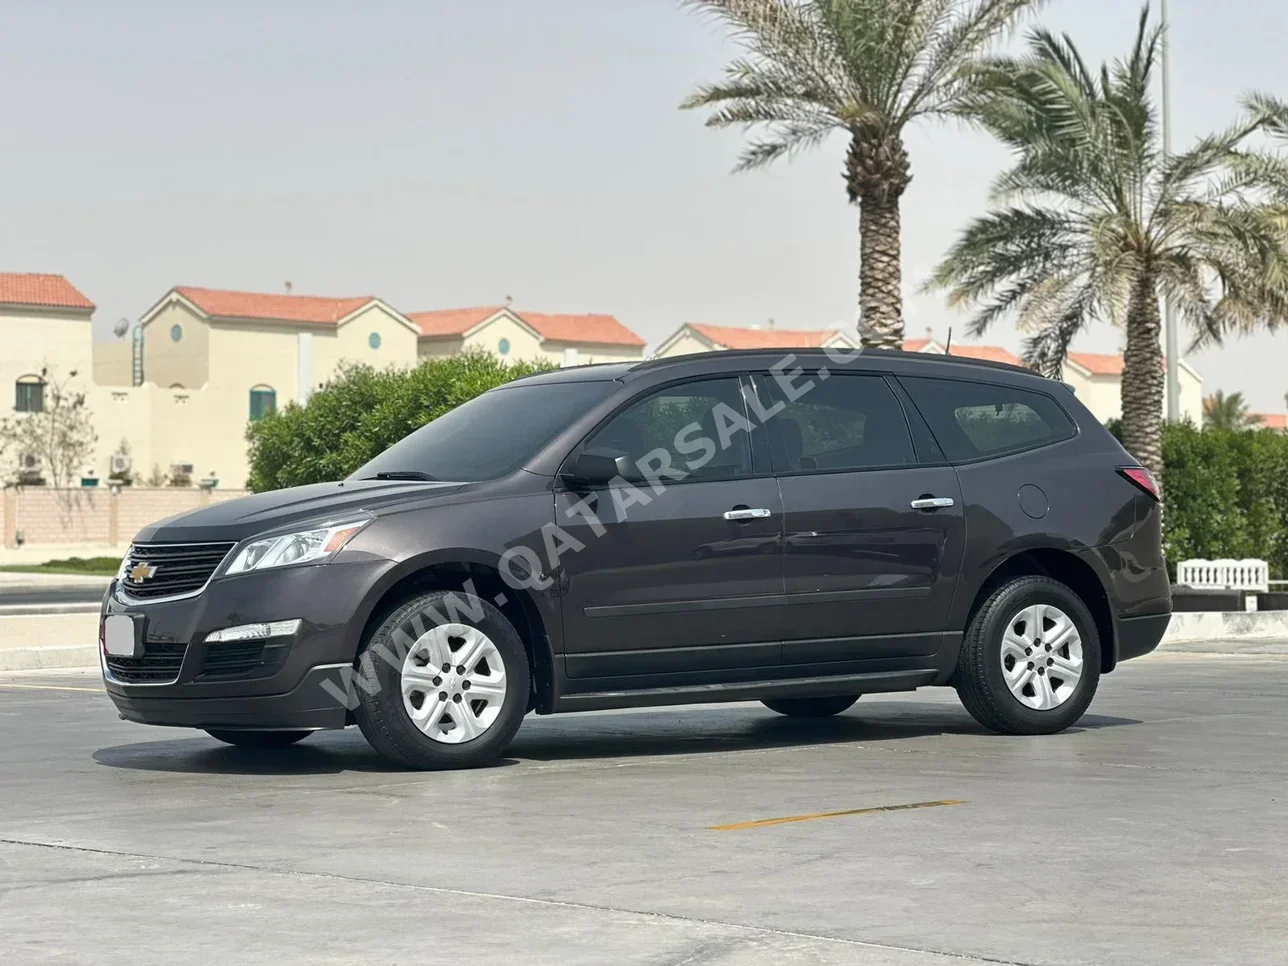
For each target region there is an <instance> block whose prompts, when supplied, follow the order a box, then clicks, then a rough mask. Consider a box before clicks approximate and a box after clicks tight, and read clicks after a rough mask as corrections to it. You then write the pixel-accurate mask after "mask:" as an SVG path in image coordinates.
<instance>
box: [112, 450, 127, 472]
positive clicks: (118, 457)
mask: <svg viewBox="0 0 1288 966" xmlns="http://www.w3.org/2000/svg"><path fill="white" fill-rule="evenodd" d="M128 472H130V454H129V453H113V454H112V475H113V476H124V475H125V474H126V473H128Z"/></svg>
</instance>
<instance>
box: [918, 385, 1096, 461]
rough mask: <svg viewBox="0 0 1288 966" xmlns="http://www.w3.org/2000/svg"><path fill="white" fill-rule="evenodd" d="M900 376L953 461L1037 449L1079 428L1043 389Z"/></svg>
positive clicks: (1067, 436)
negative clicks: (1035, 389)
mask: <svg viewBox="0 0 1288 966" xmlns="http://www.w3.org/2000/svg"><path fill="white" fill-rule="evenodd" d="M899 381H900V382H901V383H902V384H903V386H904V388H905V389H907V390H908V394H909V395H910V396H912V400H913V402H914V403H916V405H917V408H918V409H919V410H920V411H921V414H922V415H923V416H924V417H925V418H926V422H928V423H929V424H930V429H931V431H932V432H933V433H934V434H935V437H936V438H937V439H938V440H939V445H940V446H942V447H943V450H944V454H945V455H946V456H947V457H948V459H950V460H952V461H953V462H962V461H965V460H976V459H982V458H985V457H989V456H1002V455H1005V454H1007V453H1017V452H1020V451H1021V450H1026V449H1034V448H1036V447H1038V446H1045V445H1047V444H1048V443H1056V442H1059V441H1060V440H1062V439H1068V438H1069V437H1070V436H1072V435H1073V434H1074V431H1075V430H1074V425H1073V422H1072V420H1070V419H1069V417H1068V415H1067V414H1066V413H1065V411H1064V410H1063V409H1061V408H1060V406H1059V404H1057V403H1056V401H1055V400H1054V399H1052V398H1051V397H1050V396H1047V395H1045V394H1043V393H1040V392H1030V391H1028V390H1025V389H1014V388H1012V387H1010V386H994V385H987V384H984V383H978V382H962V381H960V380H956V379H923V378H917V377H901V378H900V380H899Z"/></svg>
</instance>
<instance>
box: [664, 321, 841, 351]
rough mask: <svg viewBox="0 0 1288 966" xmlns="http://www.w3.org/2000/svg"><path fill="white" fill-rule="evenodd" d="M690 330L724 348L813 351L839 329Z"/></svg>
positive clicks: (692, 325) (698, 327) (695, 327)
mask: <svg viewBox="0 0 1288 966" xmlns="http://www.w3.org/2000/svg"><path fill="white" fill-rule="evenodd" d="M689 328H690V329H692V330H693V331H694V332H697V333H698V334H699V335H701V336H702V337H703V338H705V339H707V340H708V341H710V342H713V343H715V344H716V345H721V346H724V347H725V348H727V349H791V348H795V347H797V346H799V347H801V348H806V349H808V348H815V347H817V346H821V345H822V344H823V343H824V342H826V341H827V340H828V339H830V338H831V337H832V336H834V335H836V334H837V332H839V331H840V330H839V329H747V328H743V327H741V326H736V325H707V324H705V323H702V322H690V323H689Z"/></svg>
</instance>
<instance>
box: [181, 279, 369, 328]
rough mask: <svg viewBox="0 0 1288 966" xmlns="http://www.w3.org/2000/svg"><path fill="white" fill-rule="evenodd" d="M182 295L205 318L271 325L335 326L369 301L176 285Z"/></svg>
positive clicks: (367, 298)
mask: <svg viewBox="0 0 1288 966" xmlns="http://www.w3.org/2000/svg"><path fill="white" fill-rule="evenodd" d="M174 291H176V292H177V293H179V294H180V295H182V296H183V297H184V298H186V299H187V300H188V301H189V302H191V303H192V304H193V305H195V306H196V307H197V308H199V309H201V311H203V312H205V313H206V314H207V315H212V316H217V317H219V318H228V319H266V320H269V321H273V322H306V323H314V324H318V325H335V324H336V323H337V322H339V321H340V320H341V319H343V318H345V317H346V316H349V315H352V314H353V313H354V312H356V311H357V310H358V309H360V308H362V307H363V306H364V305H366V304H367V303H368V302H371V301H373V300H374V297H373V296H371V295H362V296H358V297H356V298H326V297H324V296H321V295H265V294H261V293H258V292H228V291H224V290H221V289H213V288H195V287H193V286H191V285H180V286H177V287H176V288H175V289H174Z"/></svg>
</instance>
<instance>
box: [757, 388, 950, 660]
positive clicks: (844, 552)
mask: <svg viewBox="0 0 1288 966" xmlns="http://www.w3.org/2000/svg"><path fill="white" fill-rule="evenodd" d="M757 390H758V392H760V394H761V397H762V399H765V400H766V401H767V402H769V403H771V404H772V403H778V402H781V403H782V404H783V408H782V409H780V410H778V411H777V412H776V413H775V415H773V416H772V417H771V418H770V419H769V420H768V421H767V423H766V426H767V429H768V430H769V434H770V442H771V450H772V453H773V459H774V465H775V471H776V473H777V475H778V481H779V487H780V489H781V492H782V498H783V539H784V550H783V579H784V587H785V593H786V598H785V601H786V603H785V613H784V632H783V663H784V664H785V665H802V664H829V665H841V664H844V663H846V662H852V661H871V660H880V659H890V658H901V657H913V656H920V655H929V654H933V653H935V652H936V651H938V650H939V648H940V646H941V645H942V642H943V632H944V630H945V629H946V623H947V620H948V614H949V609H950V607H951V604H952V598H953V591H954V589H955V587H956V582H957V575H958V571H959V569H960V565H961V558H962V554H963V550H964V544H965V529H964V524H963V515H962V506H961V492H960V489H959V486H958V482H957V473H956V471H955V470H954V469H953V468H952V467H951V466H948V465H945V464H943V463H942V462H941V463H940V465H928V463H931V462H934V461H927V460H926V458H925V456H924V455H923V454H919V453H918V451H917V449H916V448H915V447H914V445H913V438H912V433H911V431H910V428H909V423H908V419H907V417H906V415H905V413H904V410H903V407H902V406H901V405H900V402H899V399H898V398H897V397H896V395H895V392H894V390H893V388H892V387H891V385H890V384H889V383H888V382H887V380H886V379H885V378H884V377H883V376H881V375H879V374H858V373H837V374H835V375H833V376H832V378H830V379H829V380H828V381H826V382H818V383H816V384H814V385H813V386H811V387H810V389H809V391H808V392H807V393H805V394H804V395H801V396H800V397H799V398H797V399H796V400H795V401H788V400H787V399H786V398H785V397H784V396H782V394H781V393H780V392H779V388H778V386H777V384H776V383H775V380H773V379H769V378H765V379H761V378H759V377H758V378H757ZM927 436H928V434H927ZM834 669H835V670H836V671H838V672H841V671H843V670H844V669H843V668H842V667H840V666H836V667H835V668H834Z"/></svg>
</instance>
